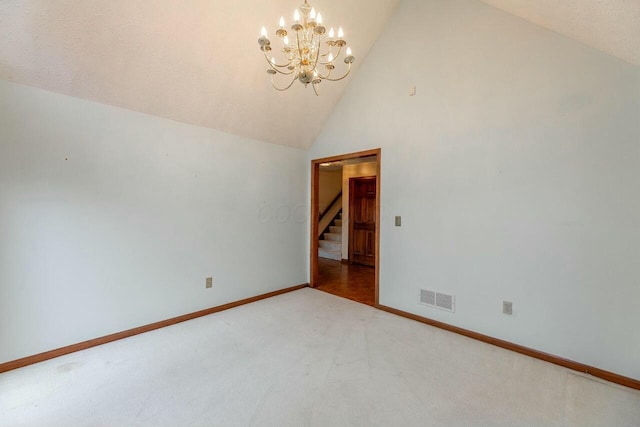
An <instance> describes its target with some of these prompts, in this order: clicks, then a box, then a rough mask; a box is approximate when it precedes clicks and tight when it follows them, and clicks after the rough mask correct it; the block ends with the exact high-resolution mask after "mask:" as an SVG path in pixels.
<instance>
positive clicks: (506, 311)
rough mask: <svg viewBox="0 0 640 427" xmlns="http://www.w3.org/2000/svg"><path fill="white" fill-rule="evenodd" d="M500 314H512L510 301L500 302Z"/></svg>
mask: <svg viewBox="0 0 640 427" xmlns="http://www.w3.org/2000/svg"><path fill="white" fill-rule="evenodd" d="M502 312H503V313H504V314H509V315H511V314H513V303H512V302H511V301H502Z"/></svg>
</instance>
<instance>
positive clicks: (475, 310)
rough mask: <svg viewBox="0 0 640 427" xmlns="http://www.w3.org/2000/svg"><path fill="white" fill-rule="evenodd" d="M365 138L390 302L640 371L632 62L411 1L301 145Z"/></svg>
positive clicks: (475, 8) (639, 93)
mask: <svg viewBox="0 0 640 427" xmlns="http://www.w3.org/2000/svg"><path fill="white" fill-rule="evenodd" d="M414 84H415V85H416V86H417V95H416V96H415V97H409V96H408V90H409V88H410V86H412V85H414ZM375 147H381V148H382V164H381V168H382V169H381V180H382V181H381V182H382V189H381V192H382V198H381V205H382V207H381V209H382V212H381V215H382V224H381V269H380V274H381V279H380V280H381V282H380V302H381V303H382V304H385V305H389V306H392V307H396V308H398V309H402V310H405V311H409V312H412V313H416V314H419V315H423V316H426V317H430V318H433V319H437V320H440V321H444V322H446V323H449V324H452V325H457V326H461V327H464V328H467V329H471V330H474V331H478V332H480V333H484V334H487V335H491V336H494V337H498V338H502V339H505V340H508V341H512V342H515V343H518V344H521V345H525V346H529V347H532V348H535V349H538V350H541V351H545V352H549V353H552V354H556V355H558V356H562V357H566V358H569V359H573V360H576V361H579V362H583V363H587V364H589V365H593V366H597V367H599V368H603V369H607V370H610V371H614V372H616V373H619V374H622V375H626V376H630V377H633V378H640V363H638V361H639V360H640V334H639V333H638V325H640V310H638V308H637V307H638V301H640V250H638V247H639V245H640V69H638V68H637V67H634V66H632V65H630V64H627V63H625V62H623V61H620V60H618V59H616V58H613V57H610V56H607V55H606V54H603V53H600V52H598V51H596V50H594V49H591V48H589V47H587V46H584V45H582V44H579V43H577V42H574V41H572V40H570V39H567V38H565V37H562V36H560V35H558V34H556V33H553V32H551V31H548V30H544V29H542V28H540V27H536V26H534V25H532V24H529V23H527V22H525V21H523V20H521V19H519V18H516V17H513V16H511V15H508V14H506V13H503V12H500V11H498V10H497V9H494V8H492V7H490V6H487V5H485V4H483V3H480V2H477V1H474V0H404V1H403V2H402V3H401V5H400V7H399V10H398V12H397V14H396V15H395V16H394V18H393V19H392V20H391V22H390V24H389V26H388V27H387V28H386V30H385V32H384V33H383V34H382V35H381V37H380V39H379V40H378V42H377V44H376V45H375V46H374V48H373V49H372V51H371V52H370V54H369V56H368V57H367V59H366V61H365V62H364V64H363V66H362V68H361V69H360V70H359V72H358V73H357V74H356V75H354V78H353V80H352V82H351V83H350V86H349V88H348V89H347V91H346V93H345V96H344V97H343V98H342V100H341V101H340V103H339V104H338V106H337V108H336V109H335V111H334V113H333V115H332V116H331V118H330V119H329V121H328V123H327V125H326V126H325V129H324V131H323V133H322V134H321V135H320V136H319V138H318V139H317V141H316V143H315V144H314V146H313V147H312V149H311V152H310V155H309V156H310V158H321V157H326V156H331V155H334V154H338V153H345V152H354V151H359V150H363V149H369V148H375ZM395 215H402V217H403V221H402V227H400V228H397V227H394V225H393V221H394V220H393V217H394V216H395ZM420 287H427V288H433V289H436V290H442V291H451V292H453V293H455V294H456V295H457V312H456V313H455V314H450V313H447V312H444V311H438V310H433V309H430V308H427V307H425V306H422V305H419V304H418V302H417V301H418V297H419V292H418V290H419V288H420ZM503 299H506V300H511V301H513V302H514V315H513V316H511V317H509V316H505V315H503V314H501V305H502V300H503Z"/></svg>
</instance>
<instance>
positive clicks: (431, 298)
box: [420, 289, 456, 313]
mask: <svg viewBox="0 0 640 427" xmlns="http://www.w3.org/2000/svg"><path fill="white" fill-rule="evenodd" d="M420 303H421V304H424V305H428V306H429V307H435V308H440V309H442V310H446V311H450V312H452V313H454V312H455V311H456V297H455V295H450V294H444V293H442V292H436V291H430V290H428V289H420Z"/></svg>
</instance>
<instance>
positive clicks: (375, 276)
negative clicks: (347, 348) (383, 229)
mask: <svg viewBox="0 0 640 427" xmlns="http://www.w3.org/2000/svg"><path fill="white" fill-rule="evenodd" d="M380 160H381V150H380V149H374V150H367V151H360V152H356V153H350V154H343V155H339V156H333V157H326V158H322V159H315V160H312V161H311V227H310V228H311V245H310V246H311V260H310V261H311V262H310V266H311V271H310V285H311V287H313V288H317V289H320V290H323V291H326V292H330V293H334V294H336V295H339V296H342V297H345V298H349V299H352V300H355V301H358V302H362V303H365V304H369V305H372V306H378V304H379V266H380V255H379V247H380V169H381V167H380ZM342 167H344V173H343V175H342V181H343V186H342V189H343V190H342V191H341V192H340V193H339V194H337V195H336V197H335V198H333V199H332V198H331V197H330V195H328V194H327V193H328V191H327V189H326V187H323V188H322V191H321V185H326V184H324V183H325V182H327V178H326V177H327V176H329V175H330V174H328V173H327V172H335V171H336V170H337V169H340V168H342ZM343 193H344V194H343ZM329 200H331V203H333V205H328V203H329V202H328V201H329ZM343 226H344V227H343ZM341 236H342V238H340V237H341ZM340 240H342V242H338V243H337V242H336V241H340ZM328 249H331V250H332V251H333V252H330V253H328V252H327V250H328ZM319 251H320V256H319ZM336 251H337V254H336ZM332 254H336V255H332Z"/></svg>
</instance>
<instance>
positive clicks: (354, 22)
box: [0, 0, 640, 148]
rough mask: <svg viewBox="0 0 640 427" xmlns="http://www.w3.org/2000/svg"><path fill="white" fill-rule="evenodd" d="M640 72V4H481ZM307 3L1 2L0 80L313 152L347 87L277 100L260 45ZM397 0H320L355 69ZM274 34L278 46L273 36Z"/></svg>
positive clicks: (614, 0) (552, 0)
mask: <svg viewBox="0 0 640 427" xmlns="http://www.w3.org/2000/svg"><path fill="white" fill-rule="evenodd" d="M482 1H484V2H485V3H488V4H490V5H493V6H495V7H497V8H499V9H502V10H504V11H506V12H509V13H511V14H514V15H517V16H520V17H522V18H524V19H526V20H528V21H531V22H533V23H535V24H538V25H541V26H543V27H546V28H549V29H551V30H554V31H556V32H558V33H561V34H564V35H566V36H568V37H571V38H574V39H576V40H578V41H580V42H582V43H584V44H587V45H590V46H592V47H595V48H596V49H599V50H602V51H604V52H607V53H609V54H611V55H614V56H617V57H619V58H622V59H624V60H626V61H628V62H630V63H632V64H635V65H640V0H482ZM300 3H302V0H243V1H235V0H183V1H177V0H92V1H86V0H0V78H2V79H6V80H11V81H15V82H18V83H23V84H27V85H31V86H35V87H40V88H43V89H47V90H50V91H54V92H59V93H63V94H67V95H71V96H74V97H78V98H84V99H91V100H95V101H98V102H102V103H105V104H111V105H115V106H119V107H123V108H127V109H131V110H135V111H140V112H143V113H148V114H152V115H156V116H160V117H165V118H169V119H174V120H179V121H183V122H187V123H192V124H196V125H201V126H206V127H210V128H215V129H219V130H223V131H226V132H229V133H233V134H236V135H241V136H245V137H249V138H254V139H258V140H262V141H267V142H272V143H276V144H282V145H288V146H292V147H299V148H308V147H309V146H310V145H311V144H312V142H313V140H314V139H315V137H316V136H317V134H318V133H319V132H320V130H321V129H322V126H323V125H324V122H325V121H326V119H327V117H328V116H329V114H330V113H331V111H332V109H333V107H334V105H335V104H336V102H337V101H338V99H339V98H340V96H341V94H342V92H343V91H344V89H345V88H346V86H347V84H348V81H349V79H347V80H345V81H342V82H337V83H323V84H322V89H321V90H322V93H321V96H320V97H315V95H314V94H313V90H312V89H311V88H307V89H305V88H304V87H303V86H302V85H300V84H298V83H296V84H295V85H294V87H293V88H292V89H291V90H289V91H287V92H276V91H275V90H274V89H273V88H272V87H271V85H270V83H269V79H268V76H267V74H266V72H265V71H266V68H267V64H266V63H265V60H264V57H263V56H262V54H261V52H260V51H259V49H258V45H257V38H258V36H259V30H260V28H261V27H262V26H263V25H265V26H267V28H269V29H270V30H271V31H270V34H271V35H273V31H274V30H275V28H276V25H277V22H278V19H279V17H280V15H285V17H286V18H287V20H288V21H290V19H291V16H292V14H293V10H294V8H295V7H297V6H299V4H300ZM398 3H399V0H317V1H316V0H312V1H311V4H312V5H314V6H316V8H317V9H318V10H319V11H321V12H322V13H323V16H324V18H325V22H326V23H327V25H328V26H336V27H337V26H343V27H344V29H345V32H346V35H345V36H346V37H345V38H346V39H347V41H348V42H349V45H350V46H351V47H352V49H353V51H354V54H355V55H356V58H357V61H356V67H355V69H354V70H353V73H357V72H358V64H360V63H362V60H363V58H364V57H365V56H366V54H367V52H368V50H369V49H370V47H371V46H372V44H373V43H374V41H375V40H376V38H377V37H378V35H379V34H380V32H381V31H382V29H383V28H384V26H385V24H386V22H387V21H388V19H389V18H390V17H391V16H392V14H393V12H394V11H395V8H396V6H397V4H398ZM273 38H274V37H272V39H273Z"/></svg>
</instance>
